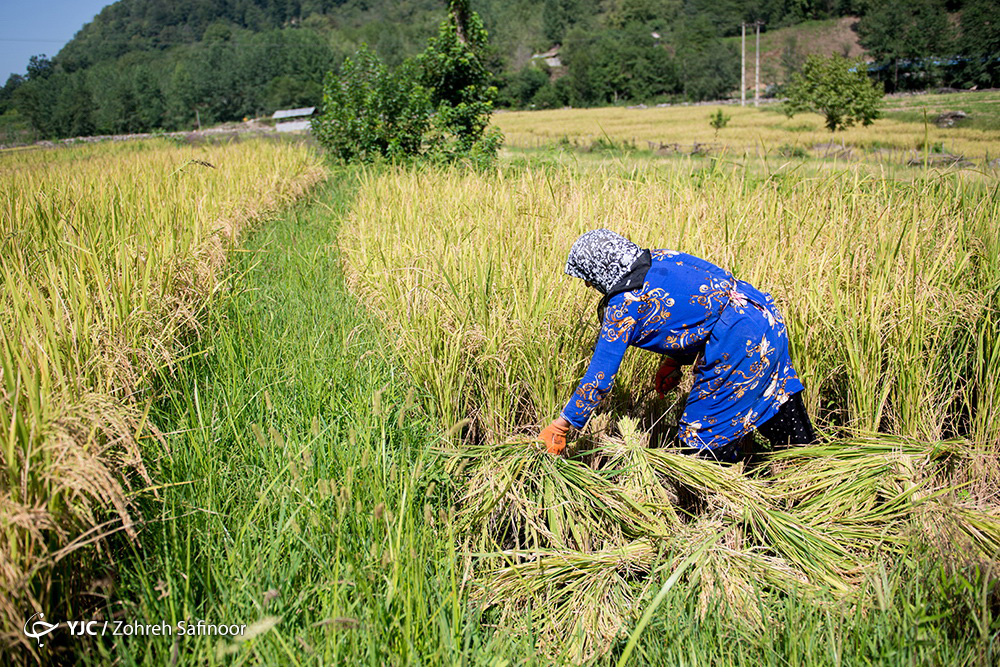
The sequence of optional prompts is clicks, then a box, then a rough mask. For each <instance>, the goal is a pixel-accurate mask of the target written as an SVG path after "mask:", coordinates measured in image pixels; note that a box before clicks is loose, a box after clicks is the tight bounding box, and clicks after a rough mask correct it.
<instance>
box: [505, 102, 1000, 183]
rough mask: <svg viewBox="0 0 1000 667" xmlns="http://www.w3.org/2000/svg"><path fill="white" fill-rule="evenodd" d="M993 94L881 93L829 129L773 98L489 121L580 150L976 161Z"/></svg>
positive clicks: (509, 132)
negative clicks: (869, 119) (950, 119)
mask: <svg viewBox="0 0 1000 667" xmlns="http://www.w3.org/2000/svg"><path fill="white" fill-rule="evenodd" d="M997 97H998V96H997V94H996V93H981V94H977V95H969V94H967V93H966V94H962V95H922V96H916V97H914V98H910V99H892V100H886V102H885V107H884V109H883V118H881V119H879V120H876V121H875V122H874V123H873V124H871V125H869V126H868V127H861V126H856V127H852V128H848V129H846V130H842V131H840V132H837V133H830V132H829V131H827V129H826V128H825V126H824V121H823V118H822V116H819V115H817V114H797V115H795V116H794V117H792V118H788V117H786V116H785V115H784V114H782V113H781V112H780V110H779V105H777V104H764V105H761V106H760V107H759V108H754V107H753V106H746V107H740V106H738V105H725V106H721V105H695V106H674V107H652V108H642V109H639V108H631V109H630V108H623V107H606V108H599V109H556V110H551V111H516V112H503V113H497V114H495V115H494V117H493V122H494V124H496V126H497V127H499V128H500V129H501V130H502V131H503V133H504V136H505V137H506V145H507V146H509V147H512V148H542V147H546V146H552V145H556V144H561V145H563V146H566V147H574V148H578V149H584V150H591V149H594V148H598V149H600V148H606V147H629V148H634V149H638V150H643V151H651V152H657V153H661V154H668V155H670V154H678V153H680V154H692V153H694V154H711V155H715V156H719V155H725V156H737V157H740V156H743V155H745V154H750V155H754V156H767V157H771V158H772V159H781V158H783V157H788V156H796V155H798V156H802V157H805V156H809V157H815V158H838V159H840V160H841V161H842V162H843V161H844V160H848V161H867V162H875V161H880V160H882V161H889V162H894V163H897V164H902V163H906V162H908V161H910V160H917V161H921V160H923V159H924V158H925V157H927V153H929V154H931V156H933V154H935V153H938V154H940V153H947V154H951V155H955V156H960V157H963V158H965V159H966V160H967V161H968V162H969V163H970V164H969V166H972V167H980V168H981V167H985V166H987V165H988V164H989V163H990V162H991V161H993V160H996V159H997V158H998V157H1000V132H998V129H1000V125H998V124H997V116H998V110H1000V106H998V104H1000V101H998V99H997ZM720 110H721V111H722V112H723V113H724V114H725V115H726V116H729V117H730V120H729V122H728V123H727V124H726V126H725V127H724V128H722V129H720V130H718V131H716V130H715V129H713V128H712V127H711V125H709V117H710V116H711V115H712V114H714V113H716V112H717V111H720ZM925 110H926V111H927V114H926V120H927V122H926V123H925V122H923V121H924V118H925V116H924V111H925ZM954 110H968V111H969V112H970V113H971V117H972V118H971V119H970V123H972V124H971V125H970V126H969V127H965V126H956V127H948V128H942V127H938V126H937V125H935V124H934V119H935V118H936V117H937V115H938V114H939V113H943V112H944V111H954ZM925 149H926V150H925Z"/></svg>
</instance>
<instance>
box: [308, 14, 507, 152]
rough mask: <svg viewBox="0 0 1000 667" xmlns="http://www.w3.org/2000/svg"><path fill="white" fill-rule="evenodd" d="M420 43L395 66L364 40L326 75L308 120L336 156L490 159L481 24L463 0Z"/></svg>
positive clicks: (494, 134)
mask: <svg viewBox="0 0 1000 667" xmlns="http://www.w3.org/2000/svg"><path fill="white" fill-rule="evenodd" d="M450 7H451V13H450V16H449V18H448V19H447V20H446V21H444V22H443V23H442V24H441V26H440V29H439V31H438V36H437V37H436V38H433V39H431V40H430V42H429V43H428V45H427V49H426V50H425V51H424V52H423V53H422V54H420V56H418V57H417V58H415V59H412V60H408V61H406V62H404V63H403V64H402V65H401V66H400V67H398V68H396V69H395V70H390V69H388V68H387V67H386V66H385V65H384V64H383V63H382V62H381V60H380V59H379V58H378V56H377V55H376V54H374V53H372V52H371V51H369V50H368V49H367V48H366V47H362V49H361V50H360V51H359V52H358V53H357V54H356V56H355V57H354V58H353V59H348V60H347V61H345V63H344V67H343V71H342V73H341V75H340V76H335V75H334V74H333V73H332V72H331V73H330V74H328V75H327V79H326V85H325V87H324V94H323V106H322V111H321V115H320V116H319V117H318V118H317V119H316V120H314V121H313V132H314V133H315V135H316V138H317V139H318V140H319V142H320V144H321V145H322V146H323V147H324V148H326V149H327V150H329V151H330V153H331V154H332V155H333V156H334V157H335V158H336V159H338V160H341V161H343V162H353V161H359V160H360V161H371V160H373V159H375V158H377V157H386V158H390V159H397V158H402V157H411V156H418V155H425V156H427V157H430V158H433V159H439V160H445V161H450V160H455V159H469V160H471V161H473V162H475V163H478V164H482V163H490V162H492V161H493V160H494V159H495V158H496V154H497V151H498V150H499V148H500V144H501V142H502V136H501V135H500V132H499V130H497V129H496V128H492V129H490V130H488V129H487V126H488V125H489V119H490V113H491V111H492V109H493V99H494V97H495V96H496V92H497V91H496V88H495V87H494V86H492V85H491V84H490V81H489V79H490V73H489V72H488V71H487V70H486V67H485V65H484V64H483V52H484V50H485V47H486V44H487V35H486V30H485V29H484V28H483V25H482V22H481V21H480V20H479V17H478V15H476V13H475V12H472V11H470V10H469V8H468V3H467V2H466V1H464V0H452V1H451V3H450Z"/></svg>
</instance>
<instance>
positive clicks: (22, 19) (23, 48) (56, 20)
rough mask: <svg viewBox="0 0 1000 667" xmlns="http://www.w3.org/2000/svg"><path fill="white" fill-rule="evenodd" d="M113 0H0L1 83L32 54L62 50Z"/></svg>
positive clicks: (22, 67)
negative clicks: (84, 25)
mask: <svg viewBox="0 0 1000 667" xmlns="http://www.w3.org/2000/svg"><path fill="white" fill-rule="evenodd" d="M110 4H113V2H112V0H35V1H34V2H31V1H29V0H0V86H2V85H3V84H4V82H5V81H7V77H9V76H10V75H11V74H24V72H25V69H26V68H27V66H28V58H30V57H31V56H35V55H39V54H41V53H44V54H46V55H47V56H49V57H50V58H51V57H52V56H54V55H55V54H57V53H59V49H61V48H62V47H63V46H64V45H65V44H66V42H68V41H69V40H71V39H72V38H73V35H75V34H76V33H77V32H78V31H79V30H80V28H82V27H83V24H84V23H90V22H91V21H92V20H93V19H94V17H95V16H97V14H98V12H100V11H101V9H102V8H104V7H106V6H107V5H110Z"/></svg>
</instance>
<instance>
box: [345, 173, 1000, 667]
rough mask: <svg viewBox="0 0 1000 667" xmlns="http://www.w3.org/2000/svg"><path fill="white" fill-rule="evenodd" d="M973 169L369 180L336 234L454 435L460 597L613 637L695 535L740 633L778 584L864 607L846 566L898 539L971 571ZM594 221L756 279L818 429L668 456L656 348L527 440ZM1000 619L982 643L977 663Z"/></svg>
mask: <svg viewBox="0 0 1000 667" xmlns="http://www.w3.org/2000/svg"><path fill="white" fill-rule="evenodd" d="M995 188H996V185H995V183H991V182H983V181H981V180H978V179H968V178H963V177H962V176H960V175H941V174H937V173H935V174H929V173H916V174H915V173H905V174H904V173H887V172H885V171H884V170H879V169H872V168H869V167H867V166H864V165H861V166H854V167H842V168H840V169H835V170H829V169H823V170H816V169H803V170H787V169H776V170H771V169H770V168H769V167H768V165H767V164H766V163H763V162H755V161H750V160H747V161H745V162H743V163H741V164H733V163H725V162H723V161H714V162H711V163H705V162H702V161H698V160H691V159H683V160H679V161H677V160H675V161H661V162H656V161H649V160H647V161H645V162H644V163H643V162H642V161H638V160H637V161H635V162H634V163H632V164H631V165H626V164H625V163H623V162H622V161H619V160H613V159H612V160H608V159H597V160H590V159H585V160H578V159H577V160H574V159H570V158H557V159H554V160H552V161H550V162H548V163H545V164H541V163H539V162H538V161H535V162H532V161H530V160H529V161H526V162H525V163H523V164H520V165H517V166H508V167H503V168H500V169H498V170H497V171H496V172H491V173H487V174H478V173H471V172H463V171H446V172H439V171H415V170H390V171H378V172H371V173H369V174H366V175H365V176H364V178H363V181H362V185H361V188H360V190H359V193H358V196H357V199H356V202H355V205H354V207H353V210H352V212H351V215H350V217H349V219H348V221H347V223H346V226H345V228H344V230H343V231H342V232H341V235H340V241H341V245H342V248H343V252H344V255H345V262H346V267H347V269H346V270H347V275H348V281H349V284H350V285H351V286H352V288H353V290H354V291H355V292H356V293H357V294H359V295H360V298H361V299H362V300H363V301H364V302H365V303H366V304H368V305H369V307H370V308H372V309H373V310H374V312H375V313H376V314H377V316H378V317H379V318H380V319H381V320H382V321H383V322H385V324H386V326H387V332H388V334H389V336H390V338H391V339H392V340H394V341H395V348H396V351H397V356H398V357H399V358H401V359H403V360H404V363H405V364H406V368H407V370H408V371H409V373H410V375H411V376H412V378H413V379H414V381H415V382H416V383H417V386H418V389H419V390H421V391H422V392H423V393H424V394H425V395H427V396H428V397H429V398H430V405H431V415H432V416H433V417H434V418H435V419H437V420H438V423H439V425H440V428H441V429H443V430H447V432H448V433H449V434H451V436H452V440H453V445H451V446H445V447H444V448H443V451H444V456H445V457H446V458H448V459H449V463H448V464H447V466H448V467H447V470H448V473H449V478H450V479H452V480H453V481H454V482H455V483H457V484H458V486H459V489H460V492H459V494H460V495H459V499H458V502H457V507H458V520H459V535H460V536H461V537H462V539H463V540H464V542H463V544H464V545H465V548H466V549H467V550H468V551H470V552H472V553H475V554H478V555H479V557H478V558H476V559H474V562H475V571H476V572H477V577H478V579H479V582H480V585H481V586H482V589H481V593H480V595H479V597H477V598H476V600H478V601H479V602H480V603H481V604H483V605H484V606H485V607H486V608H489V609H493V610H494V611H495V612H496V613H497V615H498V619H499V621H498V622H499V623H500V624H501V626H502V627H504V628H506V629H507V631H508V632H511V633H514V634H517V635H519V636H520V635H529V634H530V635H533V636H534V637H535V638H536V642H537V643H536V646H537V647H538V650H540V651H541V652H542V653H543V654H545V655H548V656H549V657H550V658H552V659H568V660H570V661H572V662H579V661H591V660H600V659H604V658H605V657H606V656H607V655H608V653H609V652H610V651H612V650H613V648H614V647H615V646H616V645H618V642H624V641H625V640H626V639H628V637H629V633H630V631H631V629H632V628H633V627H634V626H635V623H636V621H637V620H638V611H639V610H640V609H641V607H642V604H641V603H640V601H641V600H644V599H647V600H648V599H649V597H650V596H651V591H650V588H649V586H650V585H651V583H652V581H654V580H655V579H656V577H655V576H654V575H655V574H656V573H658V572H664V573H667V572H670V571H672V570H673V569H674V568H677V567H678V564H679V563H680V562H681V561H682V559H684V558H686V557H690V556H692V555H693V554H695V553H697V555H698V557H697V558H696V559H695V561H694V562H695V563H697V567H698V568H700V572H699V574H697V575H695V576H694V580H695V581H693V582H692V581H689V582H688V586H689V587H690V588H689V590H691V591H692V594H696V595H697V596H698V597H699V601H700V602H699V604H700V605H701V608H702V613H707V610H708V609H710V608H712V607H713V606H714V605H717V604H721V603H723V602H724V603H725V604H726V605H728V606H729V608H730V609H731V610H733V612H731V613H736V614H737V615H738V617H739V619H740V620H739V623H741V624H744V625H745V626H747V631H748V632H759V631H760V628H761V627H762V626H764V625H767V624H770V623H771V622H773V619H772V618H771V617H770V614H771V610H770V609H768V604H767V603H763V602H761V600H769V599H773V598H774V597H778V598H781V597H782V596H786V597H787V596H806V599H809V596H812V595H815V596H816V597H815V599H817V600H819V599H821V598H822V597H824V596H833V597H834V598H835V599H844V600H847V599H849V600H851V604H857V605H861V606H862V607H865V608H867V607H871V606H872V605H874V604H876V599H875V598H874V597H873V596H872V592H871V590H870V588H869V586H870V583H869V581H868V578H869V577H870V576H871V574H872V573H873V572H876V571H878V569H879V568H884V567H891V566H892V565H893V564H895V563H897V562H898V559H899V558H901V557H902V555H903V553H904V552H905V551H906V550H908V549H912V548H914V546H915V545H923V546H924V547H926V548H928V549H931V550H932V551H933V550H937V551H938V552H940V554H943V555H941V556H940V558H942V559H943V560H944V561H945V562H953V563H954V562H960V563H961V565H956V567H962V568H967V567H972V566H976V567H980V566H981V567H986V568H987V569H989V568H992V567H993V564H995V562H996V558H997V556H998V554H1000V515H998V513H997V511H996V510H997V506H996V493H997V491H998V489H1000V486H998V482H1000V477H998V473H1000V468H998V464H1000V458H998V452H1000V432H998V430H997V429H998V426H1000V418H998V417H1000V412H998V410H1000V394H998V393H997V391H996V387H997V379H998V378H997V373H998V372H1000V347H998V339H997V307H998V305H1000V303H998V302H997V292H998V289H1000V264H998V263H997V258H998V257H1000V237H998V235H997V231H996V227H995V225H994V224H993V221H994V220H995V218H996V216H997V214H998V213H1000V210H998V207H1000V202H998V200H997V198H996V196H995ZM597 227H606V228H610V229H614V230H616V231H619V232H621V233H623V234H625V235H626V236H628V237H630V238H632V239H633V240H635V241H636V242H637V243H639V244H640V245H641V246H642V247H652V248H664V247H666V248H671V249H675V250H681V251H684V252H690V253H692V254H695V255H698V256H701V257H705V258H707V259H709V260H710V261H712V262H714V263H716V264H719V265H720V266H724V267H727V268H729V269H730V270H732V271H733V272H734V274H735V275H737V276H740V277H742V278H743V279H746V280H749V281H750V282H752V283H754V284H755V285H758V286H761V287H762V288H763V289H765V290H766V291H769V292H771V293H772V294H773V295H774V297H775V300H776V302H777V303H778V304H779V307H780V308H781V310H782V312H783V313H784V314H785V317H786V321H787V324H788V329H789V332H790V339H791V345H792V357H793V359H794V360H795V363H796V366H797V368H798V370H799V372H800V376H801V377H802V379H803V382H804V384H805V386H806V388H807V389H806V404H807V405H808V407H809V410H810V413H811V414H812V415H814V416H815V419H816V421H817V422H818V424H819V425H820V427H821V430H822V432H823V434H824V437H823V444H822V445H819V446H816V447H808V448H806V447H802V448H798V449H795V450H793V451H791V452H786V453H784V454H780V455H777V454H776V455H773V456H772V457H770V458H769V463H768V464H767V465H762V466H753V467H750V468H744V467H742V464H741V465H738V466H735V467H731V468H723V467H720V466H717V465H715V464H713V463H709V462H703V461H699V460H693V459H690V458H689V457H685V456H683V455H681V454H679V453H677V451H676V450H673V449H672V443H673V442H674V440H673V437H674V432H673V430H672V428H671V427H672V425H673V423H674V422H675V421H676V417H677V416H678V408H679V406H680V405H681V404H682V402H683V395H684V392H683V388H682V390H681V391H680V392H679V393H677V394H674V395H673V396H669V397H668V400H666V401H662V400H658V399H655V400H654V398H651V396H650V394H651V377H652V375H653V373H654V370H655V367H656V364H657V363H658V360H657V359H656V358H655V355H650V354H646V353H643V352H641V351H632V352H630V354H628V355H626V359H625V362H624V364H623V367H622V370H621V371H620V372H619V374H618V378H619V380H618V382H617V383H616V388H615V391H614V392H613V393H612V395H611V396H610V397H609V398H608V399H606V402H605V404H603V405H602V412H600V413H599V414H597V415H596V416H595V417H593V418H592V419H591V422H590V423H589V424H588V427H587V429H585V431H584V434H583V437H581V438H580V439H579V440H577V442H576V446H575V448H574V449H573V454H572V455H571V456H570V458H569V459H568V460H565V461H564V460H561V459H556V460H553V459H551V458H550V457H549V456H548V455H547V454H545V453H544V452H539V451H538V449H537V446H536V445H532V443H531V438H532V436H533V435H534V434H535V433H537V431H538V429H539V428H540V427H541V426H542V425H544V424H546V423H547V422H548V420H549V419H551V418H553V417H554V416H556V415H557V414H558V412H559V410H560V408H561V407H562V405H563V404H564V403H565V401H566V399H567V397H568V396H569V395H570V394H571V393H572V391H573V389H574V388H575V386H576V383H577V382H578V380H579V377H580V376H581V375H582V374H583V371H584V369H585V366H586V363H587V362H588V361H589V357H590V350H591V346H592V344H593V341H594V339H595V337H596V335H597V323H596V320H595V319H594V316H593V308H594V307H595V306H596V301H597V299H596V297H594V296H592V295H591V294H588V293H587V291H586V289H585V287H584V286H583V285H582V284H581V281H577V280H574V279H572V278H569V277H568V276H565V275H563V274H562V267H563V265H564V262H565V255H566V252H567V251H568V248H569V247H570V245H571V244H572V242H573V240H574V239H575V238H576V237H577V236H578V235H579V234H581V233H582V232H584V231H586V230H588V229H593V228H597ZM485 554H492V555H491V556H487V555H485ZM995 585H996V582H995V581H994V583H993V584H990V586H995ZM993 590H994V594H995V592H996V589H995V588H994V589H993ZM816 604H820V603H819V602H817V603H816ZM991 627H995V626H991ZM568 638H572V639H568ZM994 639H995V635H990V634H989V633H987V634H984V635H982V636H981V637H980V639H979V640H978V641H980V642H981V643H980V644H978V646H979V648H980V649H981V650H984V651H986V652H987V653H988V654H990V655H994V656H995V653H992V651H995V648H991V647H992V646H993V643H992V642H993V641H994Z"/></svg>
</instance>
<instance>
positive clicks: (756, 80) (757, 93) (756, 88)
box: [753, 21, 761, 106]
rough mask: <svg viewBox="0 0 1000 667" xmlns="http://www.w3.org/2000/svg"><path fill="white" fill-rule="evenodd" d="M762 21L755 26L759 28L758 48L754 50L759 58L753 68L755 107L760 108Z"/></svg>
mask: <svg viewBox="0 0 1000 667" xmlns="http://www.w3.org/2000/svg"><path fill="white" fill-rule="evenodd" d="M760 23H761V22H760V21H757V22H756V23H755V24H754V25H756V26H757V48H756V49H755V50H754V55H755V56H756V58H757V62H756V64H755V65H754V67H753V105H754V106H759V100H760Z"/></svg>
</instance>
